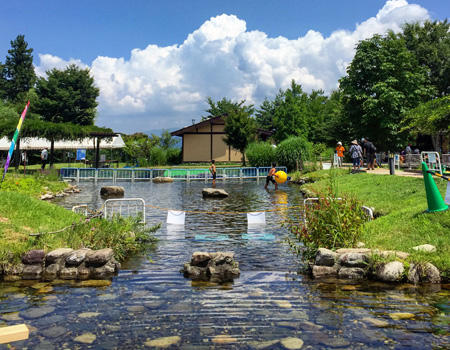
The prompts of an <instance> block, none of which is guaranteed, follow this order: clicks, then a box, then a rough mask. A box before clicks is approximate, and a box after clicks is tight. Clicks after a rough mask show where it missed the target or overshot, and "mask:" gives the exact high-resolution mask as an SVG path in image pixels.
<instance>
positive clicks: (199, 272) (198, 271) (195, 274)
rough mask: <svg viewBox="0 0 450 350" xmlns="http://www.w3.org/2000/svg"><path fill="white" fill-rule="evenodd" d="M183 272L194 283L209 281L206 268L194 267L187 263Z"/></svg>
mask: <svg viewBox="0 0 450 350" xmlns="http://www.w3.org/2000/svg"><path fill="white" fill-rule="evenodd" d="M182 271H183V274H184V276H185V277H189V278H190V279H192V280H194V281H196V280H206V279H208V276H207V274H206V267H199V266H192V265H191V264H189V263H185V264H184V267H183V270H182Z"/></svg>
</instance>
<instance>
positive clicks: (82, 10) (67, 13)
mask: <svg viewBox="0 0 450 350" xmlns="http://www.w3.org/2000/svg"><path fill="white" fill-rule="evenodd" d="M449 13H450V1H444V0H440V1H438V0H409V1H407V0H384V1H380V0H363V1H362V0H340V1H338V0H332V1H331V0H314V1H311V0H266V1H255V0H227V1H224V0H220V1H219V0H190V1H186V0H176V1H175V0H165V1H156V0H129V1H122V0H120V1H112V0H108V1H106V0H95V1H92V0H78V1H61V0H40V1H36V0H21V1H1V3H0V61H2V62H4V60H5V56H6V55H7V52H8V49H9V48H10V41H11V40H13V39H15V37H16V36H17V35H18V34H24V35H25V40H26V41H27V42H28V44H29V46H30V47H31V48H33V50H34V51H33V56H34V64H35V69H36V72H37V74H38V75H39V76H45V72H46V71H47V70H49V69H53V68H58V69H64V68H65V67H66V66H67V65H68V64H71V63H75V64H77V65H79V66H80V67H82V68H89V69H90V72H91V75H92V76H93V77H94V79H95V84H96V85H97V86H98V87H99V88H100V96H99V99H98V102H99V107H98V116H97V118H96V124H97V125H99V126H106V127H111V128H112V129H114V130H115V131H117V132H126V133H133V132H138V131H146V130H156V129H163V128H165V129H175V128H181V127H183V126H185V125H189V124H190V123H191V121H192V119H196V120H197V121H199V120H200V119H201V116H202V115H206V112H205V109H207V107H208V105H207V103H206V98H207V97H209V96H210V97H212V98H213V99H214V100H220V99H222V98H223V97H227V98H229V99H232V100H234V101H240V100H243V99H245V100H246V102H247V103H248V104H254V105H255V106H256V107H258V106H259V104H260V103H261V102H262V101H263V100H264V98H269V99H271V98H273V97H274V96H275V95H276V93H277V92H278V91H279V89H286V88H287V87H288V86H289V84H290V81H291V80H292V79H294V80H295V81H296V82H297V83H300V84H301V85H302V87H303V89H304V90H305V91H307V92H310V91H312V90H313V89H322V90H324V91H325V93H329V92H330V91H332V90H333V89H336V88H337V86H338V79H339V78H340V77H342V76H344V75H345V72H346V67H347V66H348V64H349V63H350V62H351V60H352V58H353V56H354V52H355V50H354V48H355V45H356V44H357V43H358V41H360V40H363V39H367V38H370V37H371V36H372V35H374V34H377V33H378V34H383V33H385V32H386V31H387V30H394V31H396V32H397V31H399V30H400V29H401V25H402V24H403V23H405V22H417V21H419V22H423V21H425V20H444V19H446V18H447V17H448V15H449Z"/></svg>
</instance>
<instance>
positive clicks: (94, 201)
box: [0, 181, 450, 349]
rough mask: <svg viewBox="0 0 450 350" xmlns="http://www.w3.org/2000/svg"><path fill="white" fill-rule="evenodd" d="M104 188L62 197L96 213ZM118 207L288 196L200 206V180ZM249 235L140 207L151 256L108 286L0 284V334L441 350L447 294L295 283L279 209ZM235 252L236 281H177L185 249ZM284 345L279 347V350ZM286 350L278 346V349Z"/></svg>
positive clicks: (289, 192) (437, 289)
mask: <svg viewBox="0 0 450 350" xmlns="http://www.w3.org/2000/svg"><path fill="white" fill-rule="evenodd" d="M102 185H104V184H103V183H102V184H94V183H81V184H80V185H79V187H80V188H81V189H82V192H81V193H80V194H77V195H72V196H70V197H67V198H64V199H63V200H62V201H61V202H60V204H61V205H63V206H65V207H67V208H71V207H72V206H73V205H76V204H89V205H90V207H92V208H94V207H96V208H99V207H101V205H102V203H103V201H102V200H101V198H100V197H99V191H100V187H101V186H102ZM119 185H121V186H124V187H125V193H126V197H129V198H130V197H141V198H144V199H145V201H146V203H147V204H151V205H155V206H159V207H165V208H171V209H176V210H186V211H189V210H206V211H210V212H220V211H233V212H237V211H251V210H255V211H259V210H264V209H270V208H274V207H277V206H284V205H286V204H288V205H295V204H298V203H299V202H300V201H301V195H300V193H299V192H298V189H297V187H295V186H280V190H279V191H273V190H272V191H269V192H266V191H265V190H264V188H263V185H264V183H263V182H257V181H244V182H239V181H235V182H232V181H230V182H225V183H223V182H218V184H217V187H219V188H224V189H225V190H226V191H228V192H229V193H230V197H229V198H227V199H224V200H204V199H203V198H202V195H201V190H202V188H203V187H205V186H207V185H205V183H204V182H190V183H186V182H174V183H170V184H153V183H147V182H145V183H120V184H119ZM266 215H267V217H266V221H267V224H266V226H265V227H263V228H261V227H260V228H257V229H254V228H248V227H247V221H246V216H245V215H244V214H235V215H230V214H194V213H187V214H186V223H185V226H184V228H176V229H174V228H173V227H167V225H166V224H165V223H164V222H165V219H166V216H167V212H166V211H163V210H157V209H152V208H147V216H146V218H147V223H148V224H155V223H163V225H162V227H161V229H160V230H158V232H157V233H156V235H157V237H158V238H159V242H158V245H157V247H156V248H155V249H154V250H151V251H148V252H146V254H143V255H142V256H137V257H134V258H132V259H130V260H129V261H128V262H126V263H124V264H123V266H122V270H121V272H120V273H119V275H118V276H116V277H115V278H114V279H113V281H112V284H111V285H109V286H99V287H80V286H79V284H76V283H69V282H64V283H63V284H58V283H56V284H55V283H53V284H52V283H48V284H47V283H43V284H42V283H39V284H38V283H36V282H35V281H23V282H15V283H1V282H0V325H13V324H18V323H26V324H27V325H29V326H31V330H32V332H31V333H30V338H29V339H28V340H25V341H20V342H15V343H13V346H15V347H16V348H17V349H21V348H28V349H64V348H67V349H76V348H83V349H84V348H93V349H138V348H151V345H152V344H153V345H154V344H156V343H152V340H155V339H158V338H163V337H173V338H169V339H160V341H161V342H163V343H164V341H166V342H167V343H166V344H169V343H170V342H173V345H172V346H171V348H173V349H210V348H215V349H221V348H223V349H285V348H287V347H286V346H288V343H287V341H286V338H297V340H292V339H291V341H293V343H296V344H297V345H298V344H299V340H298V339H301V341H303V343H304V344H303V347H302V349H329V348H353V349H386V348H392V349H407V348H408V349H409V348H417V349H431V348H447V347H448V346H449V343H448V341H449V337H448V335H449V330H450V328H449V325H448V323H449V319H450V317H449V294H450V292H449V286H448V285H437V286H422V287H419V288H416V287H414V286H412V285H404V284H383V283H369V282H364V283H357V284H351V283H349V282H339V281H337V282H336V283H323V282H317V281H312V280H310V279H308V278H307V277H304V276H302V275H299V274H297V270H298V268H299V264H298V259H297V258H296V257H295V255H294V254H293V253H291V252H290V250H289V248H288V245H287V244H286V243H285V238H286V236H287V234H288V233H287V231H286V230H285V229H284V228H283V227H281V222H282V221H283V218H284V217H285V216H286V215H288V213H287V212H286V211H284V210H281V211H277V212H269V213H267V214H266ZM219 250H226V251H230V250H231V251H233V252H234V253H235V258H236V260H237V261H238V262H239V264H240V269H241V276H240V277H239V278H238V279H237V280H235V281H234V283H232V284H231V283H230V284H226V285H221V286H219V285H212V284H208V283H204V282H191V281H190V280H188V279H185V278H184V277H183V275H182V274H180V273H179V270H180V268H181V267H182V265H183V263H184V262H186V261H188V260H189V259H190V256H191V254H192V253H193V252H194V251H219ZM281 340H283V343H282V342H281ZM283 344H284V345H283ZM7 348H8V347H7V346H6V345H0V349H7Z"/></svg>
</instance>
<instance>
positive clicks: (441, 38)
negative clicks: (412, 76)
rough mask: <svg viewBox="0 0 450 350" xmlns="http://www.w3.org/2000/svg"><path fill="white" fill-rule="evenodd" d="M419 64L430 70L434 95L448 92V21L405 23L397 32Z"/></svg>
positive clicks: (449, 55)
mask: <svg viewBox="0 0 450 350" xmlns="http://www.w3.org/2000/svg"><path fill="white" fill-rule="evenodd" d="M399 37H400V38H403V39H404V40H405V44H406V47H407V48H408V50H410V51H411V52H413V53H414V55H415V56H416V58H417V60H418V62H419V64H420V65H422V66H424V67H427V68H428V69H429V70H430V81H431V83H432V84H433V86H434V87H435V88H436V96H444V95H448V94H450V23H448V21H447V19H446V20H444V21H442V22H439V21H435V22H430V21H426V22H425V23H423V24H420V23H407V24H405V25H404V27H403V32H402V33H400V34H399Z"/></svg>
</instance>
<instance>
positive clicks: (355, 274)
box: [338, 267, 365, 280]
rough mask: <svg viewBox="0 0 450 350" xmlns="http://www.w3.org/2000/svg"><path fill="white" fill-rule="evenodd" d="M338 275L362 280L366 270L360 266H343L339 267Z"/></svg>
mask: <svg viewBox="0 0 450 350" xmlns="http://www.w3.org/2000/svg"><path fill="white" fill-rule="evenodd" d="M338 276H339V278H345V279H351V280H360V279H363V278H364V276H365V271H364V269H362V268H360V267H342V268H340V269H339V273H338Z"/></svg>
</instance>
